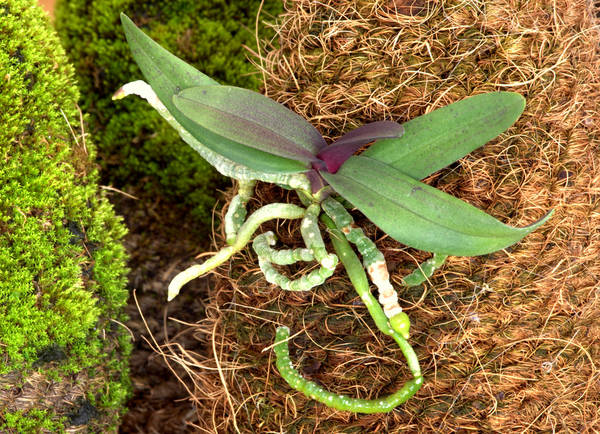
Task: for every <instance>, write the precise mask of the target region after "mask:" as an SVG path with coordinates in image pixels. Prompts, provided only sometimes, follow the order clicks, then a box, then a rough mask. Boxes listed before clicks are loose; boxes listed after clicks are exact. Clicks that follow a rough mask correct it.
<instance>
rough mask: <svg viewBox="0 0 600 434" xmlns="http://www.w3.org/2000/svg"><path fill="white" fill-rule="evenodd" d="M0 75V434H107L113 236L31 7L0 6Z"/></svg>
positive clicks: (111, 419) (66, 83) (113, 332)
mask: <svg viewBox="0 0 600 434" xmlns="http://www.w3.org/2000/svg"><path fill="white" fill-rule="evenodd" d="M0 71H2V76H0V124H1V125H2V128H1V129H0V161H1V162H2V164H1V165H0V431H1V432H18V433H23V432H61V431H64V430H65V429H67V428H68V427H70V426H79V425H87V426H88V427H89V429H90V430H91V431H102V432H107V431H110V430H111V429H114V427H115V426H116V423H117V421H118V418H119V416H120V414H121V413H122V411H123V407H122V406H123V403H124V400H125V398H126V397H127V395H128V393H129V389H130V387H129V380H128V364H127V356H128V354H129V352H130V342H129V335H128V334H127V332H126V331H125V330H124V329H123V327H121V326H120V325H119V324H120V322H121V321H123V320H124V318H123V313H122V308H123V306H124V305H125V303H126V300H127V291H126V289H125V284H126V268H125V252H124V249H123V247H122V246H121V244H120V243H119V241H118V240H119V239H120V238H121V237H122V236H123V235H124V233H125V229H124V226H123V225H122V224H121V221H120V219H119V218H118V217H116V216H115V214H114V212H113V210H112V207H111V205H110V204H109V203H108V201H107V200H106V199H105V198H103V197H102V196H101V195H99V194H98V185H97V181H98V172H97V170H96V168H95V167H94V166H93V165H92V164H91V163H90V161H92V159H93V158H94V157H95V150H94V146H93V144H92V143H90V140H89V138H87V137H85V135H84V134H83V132H82V131H81V130H80V113H79V111H78V110H77V101H78V98H79V93H78V90H77V88H76V86H75V84H74V79H73V76H74V73H73V68H72V66H71V65H69V63H68V61H67V58H66V56H65V53H64V50H63V49H62V48H61V47H60V43H59V40H58V37H57V36H56V34H55V33H54V31H53V30H52V29H51V27H50V26H49V23H48V22H47V18H46V16H45V14H44V13H43V12H42V10H41V9H40V8H39V7H37V6H36V5H35V2H34V0H11V1H8V2H7V1H4V0H0Z"/></svg>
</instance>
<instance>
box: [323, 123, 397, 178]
mask: <svg viewBox="0 0 600 434" xmlns="http://www.w3.org/2000/svg"><path fill="white" fill-rule="evenodd" d="M402 134H404V128H403V127H402V125H400V124H399V123H397V122H392V121H379V122H372V123H370V124H366V125H363V126H362V127H359V128H356V129H355V130H352V131H350V132H349V133H347V134H344V135H343V136H342V137H340V138H339V139H338V140H336V141H335V142H333V143H332V144H331V145H329V146H328V147H327V148H325V149H323V150H322V151H321V152H320V153H319V154H318V155H317V156H318V157H319V158H320V159H321V160H323V161H324V162H325V164H326V165H327V170H328V171H329V173H335V172H337V171H338V169H339V168H340V166H341V165H342V164H344V161H346V160H347V159H348V158H350V157H351V156H352V155H353V154H354V153H355V152H356V151H358V150H359V149H360V147H361V146H363V145H366V144H367V143H370V142H372V141H375V140H379V139H398V138H400V137H402Z"/></svg>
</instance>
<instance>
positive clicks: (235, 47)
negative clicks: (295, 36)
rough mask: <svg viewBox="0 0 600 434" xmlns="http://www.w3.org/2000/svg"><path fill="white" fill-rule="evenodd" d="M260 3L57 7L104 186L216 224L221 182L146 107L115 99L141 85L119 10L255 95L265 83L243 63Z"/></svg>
mask: <svg viewBox="0 0 600 434" xmlns="http://www.w3.org/2000/svg"><path fill="white" fill-rule="evenodd" d="M259 5H260V1H258V0H252V1H243V0H242V1H233V2H231V1H225V0H217V1H215V0H201V1H191V0H177V1H163V0H151V1H147V2H141V3H140V2H136V1H134V0H118V1H113V0H111V1H107V0H98V1H93V2H91V1H86V0H61V1H59V3H58V5H57V10H56V27H57V30H58V32H59V35H60V36H61V38H62V41H63V46H64V47H65V49H66V50H67V53H68V55H69V56H70V58H71V61H72V63H73V64H74V65H75V68H76V70H77V73H78V74H79V77H78V80H79V83H80V88H81V91H82V94H83V101H82V103H81V104H82V108H83V109H84V111H86V112H87V113H89V114H90V118H89V125H90V129H91V131H92V132H93V134H94V138H95V141H96V143H98V147H99V154H100V158H101V164H102V166H103V168H104V169H106V170H105V171H104V172H103V173H106V174H107V175H106V180H107V182H111V183H113V184H114V185H115V186H117V187H120V188H121V187H124V186H126V185H139V184H141V183H143V184H144V186H145V189H146V191H147V192H148V193H149V194H160V195H161V196H164V197H168V198H169V199H168V200H170V201H172V202H176V203H179V204H184V205H187V210H190V211H191V212H192V214H193V216H194V217H197V218H200V219H201V220H202V221H203V222H204V223H210V210H211V207H212V205H213V204H214V195H215V194H214V192H215V189H216V188H217V187H218V186H219V184H220V183H222V182H223V180H222V178H221V177H219V176H217V174H216V173H215V172H214V170H213V169H212V168H211V167H210V166H209V165H208V164H207V163H206V162H204V161H203V160H202V159H201V158H200V157H198V155H197V154H196V153H195V152H194V151H193V150H192V149H190V148H189V147H188V146H187V145H186V144H185V143H183V142H182V141H181V140H180V139H179V136H178V135H177V133H176V132H175V131H173V130H172V129H171V127H170V126H169V125H167V124H166V123H165V122H164V121H163V120H162V119H161V118H160V116H159V115H158V114H157V113H155V112H154V110H153V109H152V108H150V107H149V106H148V104H147V103H146V102H144V101H141V100H138V99H136V98H127V99H125V100H123V101H119V102H114V101H112V100H111V96H112V94H113V93H114V92H115V91H116V90H117V89H118V88H119V87H120V86H121V85H123V84H124V83H127V82H129V81H133V80H135V79H138V78H142V76H141V72H140V71H139V69H138V67H137V65H136V64H135V62H134V61H133V59H132V57H131V55H130V52H129V48H128V46H127V43H126V41H125V37H124V34H123V31H122V29H121V24H120V21H119V13H120V12H125V13H126V14H127V15H129V16H130V17H131V18H132V19H133V20H134V21H135V22H136V24H138V25H139V26H140V27H141V28H142V29H144V31H146V32H147V33H148V34H149V35H150V36H151V37H152V38H153V39H154V40H156V41H157V42H159V43H160V44H161V45H163V46H164V47H165V48H167V49H168V50H169V51H171V52H173V53H174V54H176V55H177V56H179V57H181V58H183V59H185V60H187V61H188V62H190V63H192V64H193V65H195V66H196V67H197V68H198V69H200V70H201V71H203V72H205V73H206V74H208V75H210V76H211V77H213V78H215V79H217V80H219V81H220V82H222V83H224V84H230V85H236V86H241V87H246V88H251V89H257V88H258V87H259V85H260V83H261V80H262V77H261V76H259V75H257V73H256V68H255V67H254V66H253V65H251V64H250V63H248V62H247V61H246V59H245V58H246V55H245V54H246V51H245V49H244V45H246V46H250V47H252V46H256V42H255V35H254V30H255V20H256V14H257V11H258V8H259ZM280 9H281V2H280V1H279V0H267V1H266V2H265V5H264V6H263V13H262V16H266V15H267V14H268V13H272V14H276V13H277V12H278V11H279V10H280ZM259 32H260V35H261V38H265V37H268V34H269V32H268V29H266V27H265V26H264V25H262V24H260V26H259ZM207 227H208V225H207Z"/></svg>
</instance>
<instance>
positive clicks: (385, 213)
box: [321, 156, 550, 256]
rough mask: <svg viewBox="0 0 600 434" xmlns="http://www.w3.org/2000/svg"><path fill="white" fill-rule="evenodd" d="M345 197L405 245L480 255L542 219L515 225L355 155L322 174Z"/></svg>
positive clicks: (507, 242) (504, 244)
mask: <svg viewBox="0 0 600 434" xmlns="http://www.w3.org/2000/svg"><path fill="white" fill-rule="evenodd" d="M321 175H322V176H323V178H325V180H326V181H327V182H329V184H330V185H331V186H332V187H333V188H334V189H335V191H337V192H338V193H339V194H340V195H341V196H343V197H344V198H346V199H347V200H348V201H350V202H351V203H352V204H353V205H354V206H356V207H357V208H358V209H359V210H360V211H361V212H362V213H363V214H364V215H365V216H367V217H368V218H369V219H370V220H371V221H372V222H373V223H375V224H376V225H377V226H378V227H380V228H381V229H382V230H383V231H384V232H386V233H387V234H388V235H390V236H391V237H392V238H394V239H395V240H397V241H399V242H401V243H403V244H406V245H407V246H410V247H414V248H416V249H420V250H425V251H429V252H436V253H441V254H444V255H457V256H476V255H483V254H486V253H491V252H494V251H496V250H500V249H503V248H505V247H507V246H510V245H511V244H514V243H516V242H517V241H519V240H520V239H521V238H523V237H524V236H525V235H527V234H529V233H530V232H532V231H533V230H535V229H536V228H537V227H538V226H540V225H541V224H543V223H544V222H545V221H546V220H547V219H548V217H549V216H550V214H548V215H547V216H546V217H544V218H543V219H541V220H539V221H537V222H536V223H534V224H532V225H529V226H526V227H523V228H514V227H511V226H507V225H505V224H504V223H501V222H500V221H498V220H496V219H495V218H494V217H492V216H490V215H488V214H486V213H484V212H483V211H481V210H479V209H477V208H475V207H474V206H472V205H469V204H468V203H466V202H463V201H461V200H459V199H457V198H455V197H452V196H450V195H448V194H446V193H444V192H442V191H440V190H437V189H435V188H433V187H430V186H428V185H426V184H423V183H422V182H419V181H417V180H415V179H413V178H411V177H410V176H408V175H406V174H404V173H402V172H401V171H399V170H398V169H396V168H394V167H392V166H390V165H387V164H384V163H382V162H380V161H377V160H375V159H372V158H367V157H364V156H354V157H351V158H350V159H348V160H347V161H346V163H344V165H342V167H341V168H340V170H339V171H338V172H337V173H336V174H331V173H321Z"/></svg>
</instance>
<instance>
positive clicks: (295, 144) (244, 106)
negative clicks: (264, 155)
mask: <svg viewBox="0 0 600 434" xmlns="http://www.w3.org/2000/svg"><path fill="white" fill-rule="evenodd" d="M173 103H174V104H175V107H177V108H178V109H179V111H181V113H183V114H184V115H185V116H187V117H188V118H189V119H191V120H193V121H194V122H196V123H197V124H199V125H200V126H201V127H203V128H206V129H207V130H209V131H212V132H213V133H215V134H218V135H220V136H222V137H226V138H228V139H230V140H234V141H236V142H238V143H243V144H245V145H247V146H251V147H252V148H255V149H258V150H261V151H265V152H269V153H271V154H275V155H279V156H281V157H286V158H292V159H295V160H299V161H306V162H312V161H316V160H317V157H316V155H317V153H318V152H319V151H320V150H321V149H323V148H325V147H326V145H327V144H326V143H325V139H323V136H321V134H319V132H318V131H317V130H316V128H315V127H313V126H312V125H311V124H309V123H308V122H307V121H306V120H305V119H304V118H302V116H300V115H298V114H296V113H294V112H293V111H291V110H289V109H288V108H286V107H285V106H284V105H282V104H279V103H277V102H275V101H273V100H272V99H270V98H267V97H266V96H264V95H261V94H260V93H257V92H253V91H251V90H248V89H242V88H239V87H233V86H198V87H191V88H188V89H184V90H182V91H181V92H180V93H178V94H176V95H175V96H174V97H173Z"/></svg>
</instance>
